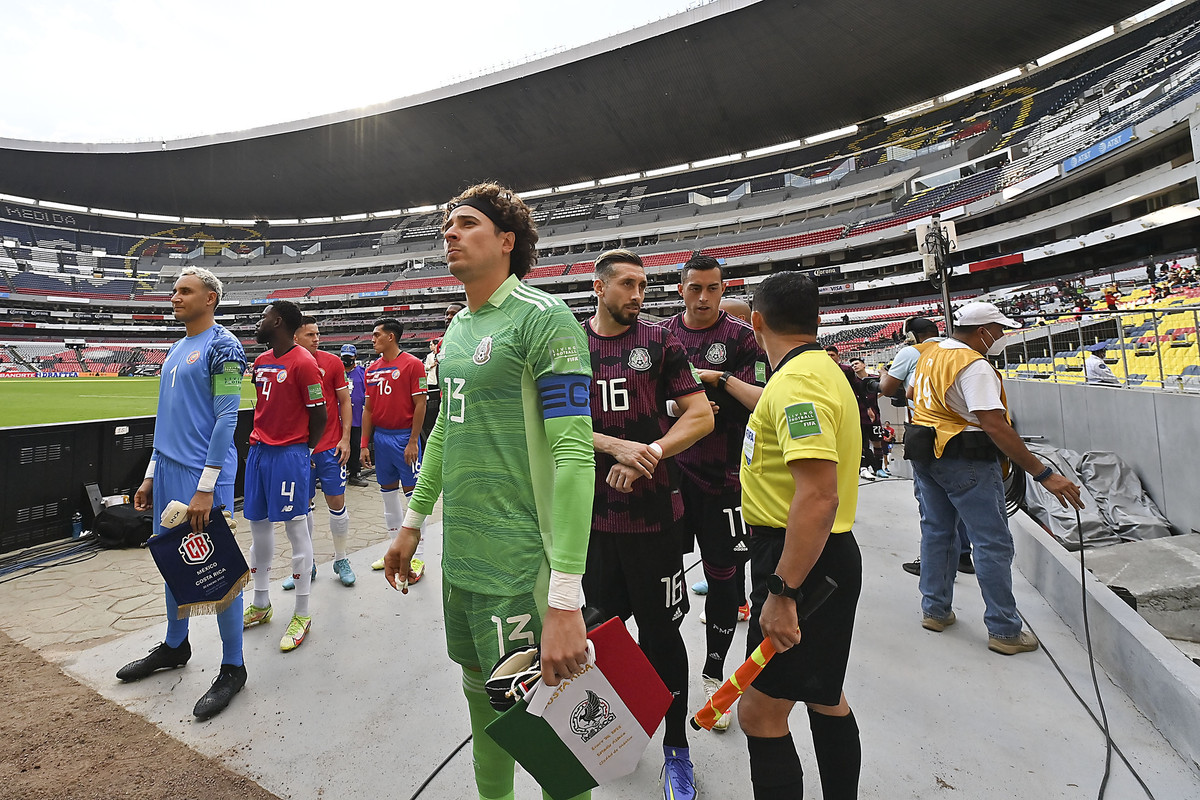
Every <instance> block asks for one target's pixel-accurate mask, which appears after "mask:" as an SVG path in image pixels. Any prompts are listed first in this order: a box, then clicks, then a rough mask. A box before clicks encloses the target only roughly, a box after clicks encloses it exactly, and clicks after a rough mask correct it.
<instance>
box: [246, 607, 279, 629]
mask: <svg viewBox="0 0 1200 800" xmlns="http://www.w3.org/2000/svg"><path fill="white" fill-rule="evenodd" d="M274 613H275V607H274V606H267V607H266V608H259V607H258V606H256V605H248V606H246V610H245V611H244V612H242V628H243V629H245V628H253V627H254V626H255V625H266V624H267V623H268V622H270V621H271V616H272V615H273V614H274Z"/></svg>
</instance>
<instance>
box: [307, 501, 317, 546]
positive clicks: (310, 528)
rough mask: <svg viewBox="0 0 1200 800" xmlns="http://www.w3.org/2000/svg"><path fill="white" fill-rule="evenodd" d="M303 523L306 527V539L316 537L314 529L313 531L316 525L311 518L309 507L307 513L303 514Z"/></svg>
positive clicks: (311, 513)
mask: <svg viewBox="0 0 1200 800" xmlns="http://www.w3.org/2000/svg"><path fill="white" fill-rule="evenodd" d="M304 524H305V526H306V527H307V528H308V540H309V541H310V542H311V541H312V540H313V539H315V538H316V534H315V532H314V531H315V528H316V525H317V523H316V520H314V519H313V512H312V509H309V510H308V514H306V515H305V516H304Z"/></svg>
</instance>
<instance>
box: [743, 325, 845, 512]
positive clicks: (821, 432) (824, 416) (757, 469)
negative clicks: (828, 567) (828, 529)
mask: <svg viewBox="0 0 1200 800" xmlns="http://www.w3.org/2000/svg"><path fill="white" fill-rule="evenodd" d="M793 352H794V351H793ZM861 457H862V428H861V425H860V422H859V414H858V402H857V401H856V400H855V399H854V391H853V390H852V389H851V388H850V382H849V381H848V380H847V379H846V376H845V374H844V373H843V372H842V369H841V367H839V366H838V365H837V364H835V363H834V362H833V360H832V359H830V358H829V356H828V355H826V353H825V351H824V350H823V349H819V348H817V349H812V350H807V351H805V352H801V353H799V354H798V355H795V356H794V357H792V358H785V359H784V361H783V363H782V365H781V366H780V367H779V369H777V370H776V372H775V374H773V375H772V376H771V379H770V380H769V381H767V386H766V388H765V389H764V390H763V393H762V397H761V398H759V401H758V405H757V406H756V407H755V409H754V413H752V414H751V415H750V422H749V423H748V424H747V426H746V436H745V439H744V440H743V442H742V466H741V479H742V518H743V519H744V520H745V521H746V524H748V525H761V526H766V527H770V528H786V527H787V518H788V508H789V507H790V506H791V502H792V497H793V496H794V495H795V493H796V484H795V482H794V481H793V480H792V473H791V470H789V469H788V466H787V465H788V464H789V463H791V462H792V461H797V460H799V459H802V458H817V459H822V460H825V461H833V462H836V463H837V488H838V510H837V516H836V517H835V518H834V522H833V533H845V532H846V531H848V530H850V529H851V528H852V527H853V526H854V512H855V510H856V509H857V507H858V468H859V462H860V460H861Z"/></svg>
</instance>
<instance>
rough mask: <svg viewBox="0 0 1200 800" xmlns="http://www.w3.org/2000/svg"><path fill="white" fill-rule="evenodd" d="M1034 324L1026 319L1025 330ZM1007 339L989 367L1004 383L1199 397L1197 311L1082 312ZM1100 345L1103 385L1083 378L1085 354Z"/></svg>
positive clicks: (1174, 308) (1182, 307)
mask: <svg viewBox="0 0 1200 800" xmlns="http://www.w3.org/2000/svg"><path fill="white" fill-rule="evenodd" d="M1034 319H1035V318H1034V317H1032V316H1028V315H1026V316H1025V318H1024V320H1023V321H1024V322H1025V323H1026V324H1030V323H1032V322H1033V320H1034ZM1037 319H1039V320H1042V321H1043V322H1044V323H1045V324H1042V325H1037V326H1035V327H1032V328H1026V329H1023V330H1022V331H1020V332H1017V333H1015V334H1012V339H1014V341H1013V342H1012V343H1011V344H1010V345H1009V346H1008V347H1006V348H1005V350H1004V354H1003V355H1002V356H1000V357H998V358H997V359H995V363H996V366H997V367H1000V368H1001V369H1002V370H1003V371H1004V374H1005V375H1006V377H1008V378H1017V379H1028V380H1042V381H1050V382H1054V383H1107V384H1109V385H1121V386H1128V387H1136V388H1142V389H1154V390H1159V391H1176V392H1200V352H1198V350H1197V334H1198V332H1200V305H1195V304H1192V305H1176V306H1169V307H1166V308H1151V307H1146V308H1143V309H1125V310H1122V311H1088V312H1085V313H1083V314H1078V315H1076V314H1074V313H1068V314H1061V315H1059V318H1058V319H1057V320H1054V321H1046V320H1045V318H1044V317H1037ZM1097 344H1106V345H1107V349H1106V351H1105V353H1104V359H1103V360H1104V362H1105V364H1106V365H1107V366H1108V368H1109V370H1110V371H1111V372H1112V373H1113V376H1114V378H1113V379H1108V380H1103V381H1101V380H1095V379H1093V380H1091V381H1089V380H1088V379H1087V377H1086V371H1085V365H1084V362H1085V360H1086V358H1087V356H1088V355H1089V353H1088V350H1087V349H1086V348H1091V347H1093V346H1095V345H1097Z"/></svg>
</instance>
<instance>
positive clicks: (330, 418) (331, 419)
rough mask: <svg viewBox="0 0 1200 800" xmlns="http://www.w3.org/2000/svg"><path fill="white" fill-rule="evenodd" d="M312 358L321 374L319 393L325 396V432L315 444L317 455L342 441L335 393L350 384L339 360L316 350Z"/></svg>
mask: <svg viewBox="0 0 1200 800" xmlns="http://www.w3.org/2000/svg"><path fill="white" fill-rule="evenodd" d="M314 357H315V358H316V359H317V371H318V372H320V373H321V393H322V394H323V395H325V432H324V433H323V434H321V441H319V442H317V452H318V453H319V452H321V451H322V450H332V449H333V448H335V447H337V443H338V442H340V441H341V440H342V418H341V415H340V411H341V408H340V406H338V396H337V393H338V390H339V389H345V388H346V387H347V386H349V385H350V384H349V382H348V381H347V380H346V368H345V367H344V366H342V360H341V359H340V358H338V357H337V356H335V355H334V354H333V353H328V352H326V351H324V350H318V351H317V352H316V353H314Z"/></svg>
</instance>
